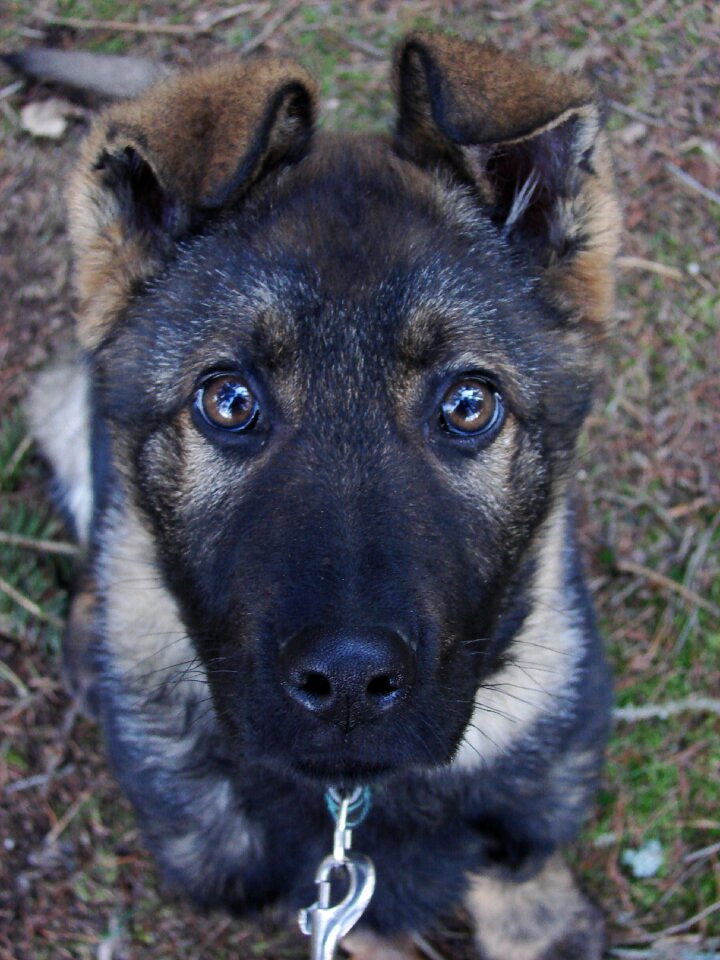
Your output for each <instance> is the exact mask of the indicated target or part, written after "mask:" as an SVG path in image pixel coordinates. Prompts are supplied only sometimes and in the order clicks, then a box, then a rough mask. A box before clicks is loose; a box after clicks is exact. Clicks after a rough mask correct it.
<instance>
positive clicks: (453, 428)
mask: <svg viewBox="0 0 720 960" xmlns="http://www.w3.org/2000/svg"><path fill="white" fill-rule="evenodd" d="M503 416H504V408H503V403H502V398H501V397H500V394H499V393H498V392H497V390H496V389H495V388H494V386H493V385H492V384H491V383H488V381H487V380H481V379H480V378H479V377H465V378H463V379H462V380H458V381H457V382H456V383H454V384H453V385H452V386H451V387H450V388H449V389H448V390H446V391H445V394H444V395H443V398H442V402H441V404H440V427H441V428H442V429H443V430H445V431H446V432H447V433H450V434H454V435H455V436H462V437H479V436H485V435H488V434H490V433H494V432H495V431H496V430H497V429H498V428H499V427H500V426H501V424H502V420H503Z"/></svg>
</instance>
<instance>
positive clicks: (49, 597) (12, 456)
mask: <svg viewBox="0 0 720 960" xmlns="http://www.w3.org/2000/svg"><path fill="white" fill-rule="evenodd" d="M29 449H30V448H29V446H28V445H27V441H26V433H25V428H24V424H23V421H22V418H21V416H20V415H15V416H14V417H10V418H8V419H6V420H5V421H4V422H2V423H0V531H2V532H3V533H8V534H17V535H20V536H23V537H29V538H32V539H35V540H41V541H42V540H53V539H57V538H58V536H59V534H60V533H61V531H62V524H61V523H60V522H59V520H58V519H57V517H56V516H55V514H54V512H53V510H52V509H51V508H50V507H49V506H48V505H47V503H46V501H45V499H44V498H43V497H42V495H41V497H40V499H39V500H37V499H36V500H33V499H32V498H26V497H25V496H23V488H27V487H28V486H32V488H33V489H34V490H36V491H37V492H38V493H40V494H42V487H43V486H44V483H43V477H44V471H43V470H42V468H40V466H39V464H38V463H37V462H36V461H35V460H34V458H32V457H30V456H29ZM70 569H71V565H70V564H69V563H68V561H67V560H64V559H60V558H58V557H57V556H54V555H50V554H43V552H42V551H33V550H28V549H26V548H24V547H18V546H14V545H8V544H4V543H2V542H0V576H1V577H2V578H3V579H4V580H5V581H6V582H7V583H9V584H10V585H11V586H12V587H14V588H15V589H16V590H18V591H20V593H22V594H23V595H24V596H26V597H27V598H28V599H30V600H31V601H32V602H33V603H36V604H38V605H39V606H40V608H41V609H42V611H43V612H44V613H45V614H47V615H48V616H49V618H51V619H54V620H62V619H63V618H64V616H65V614H66V612H67V592H66V590H65V589H63V588H62V587H60V586H59V583H62V582H64V583H68V581H69V577H70ZM0 623H2V624H3V627H4V629H6V630H7V632H8V633H10V634H11V635H13V636H18V637H20V636H22V637H30V638H32V640H33V642H35V643H38V644H42V645H44V646H46V647H47V648H49V649H51V650H54V651H57V650H58V649H59V645H60V639H61V635H62V628H61V627H59V626H58V625H57V624H56V623H52V622H47V621H42V620H40V621H38V618H37V617H36V616H34V615H33V614H32V613H30V612H28V610H26V609H24V608H23V607H22V606H21V605H20V604H19V603H18V602H17V601H16V600H14V599H12V598H11V597H10V596H8V595H7V593H3V592H2V591H1V590H0Z"/></svg>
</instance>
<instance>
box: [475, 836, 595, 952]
mask: <svg viewBox="0 0 720 960" xmlns="http://www.w3.org/2000/svg"><path fill="white" fill-rule="evenodd" d="M465 906H466V908H467V910H468V911H469V913H470V915H471V917H472V919H473V922H474V926H475V937H476V941H477V945H478V948H479V949H480V951H481V953H482V956H483V958H484V960H552V958H554V957H559V956H563V957H571V956H576V957H577V960H581V958H582V960H596V958H597V960H599V957H600V955H601V954H600V952H596V951H599V950H600V944H599V942H598V941H599V940H600V936H599V921H598V917H597V914H596V912H595V910H594V909H593V908H592V907H591V906H590V904H589V903H588V901H587V900H586V899H585V897H583V895H582V894H581V893H580V891H579V890H578V889H577V887H576V885H575V881H574V880H573V878H572V875H571V873H570V871H569V870H568V868H567V866H566V865H565V863H564V862H563V861H562V859H561V857H560V856H559V854H556V855H555V856H553V857H551V859H550V860H548V862H547V863H546V864H545V866H544V867H543V869H542V870H541V871H540V873H538V874H537V875H536V876H535V877H533V878H532V880H529V881H527V882H526V883H508V882H507V880H496V879H495V878H493V877H492V876H488V875H481V876H475V877H472V878H471V883H470V889H469V891H468V893H467V894H466V897H465ZM583 935H585V936H586V937H587V940H583V939H582V937H583ZM566 936H572V937H573V938H574V937H578V938H579V939H578V941H577V942H578V948H579V949H581V948H582V947H581V945H582V944H587V946H586V947H585V948H583V952H582V953H576V952H574V951H572V949H571V950H570V951H569V952H563V953H562V954H561V953H559V952H557V948H558V945H559V944H561V943H563V941H564V940H565V938H566Z"/></svg>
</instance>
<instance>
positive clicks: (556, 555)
mask: <svg viewBox="0 0 720 960" xmlns="http://www.w3.org/2000/svg"><path fill="white" fill-rule="evenodd" d="M566 513H567V507H566V505H565V501H564V498H561V499H559V500H558V506H557V507H556V508H555V510H554V511H553V512H552V513H551V515H550V517H549V518H548V520H547V521H546V524H545V529H544V531H543V533H542V534H541V545H540V549H539V561H538V565H537V567H538V570H537V574H536V575H535V580H534V583H533V585H532V588H531V595H532V596H533V598H534V600H535V603H534V604H533V609H532V613H531V614H530V616H529V617H528V619H527V621H526V622H525V624H524V625H523V627H522V629H521V631H520V633H519V634H518V636H517V637H516V638H515V640H513V642H512V645H511V646H510V648H509V651H508V653H509V662H508V664H507V665H506V666H504V667H502V668H501V669H500V670H499V671H498V672H497V673H496V674H495V675H494V676H493V677H492V678H491V679H490V681H489V683H488V685H487V686H483V687H480V689H479V690H478V691H477V694H476V698H475V700H476V704H477V706H476V709H475V711H474V713H473V715H472V717H471V719H470V723H469V724H468V727H467V729H466V730H465V735H464V737H463V739H462V741H461V743H460V747H459V749H458V752H457V754H456V756H455V760H454V761H453V764H454V765H455V766H457V767H461V768H464V769H468V768H472V767H476V766H478V765H479V764H487V763H490V762H491V761H493V760H494V759H495V758H496V757H498V756H500V755H503V754H505V753H507V751H508V750H509V749H511V748H512V746H513V744H515V743H518V742H519V741H521V740H522V739H523V738H524V737H526V736H527V735H528V734H529V733H530V732H531V730H532V727H533V725H534V724H535V723H537V721H538V720H539V719H540V718H541V717H542V716H544V715H546V714H557V713H558V712H559V711H561V710H562V708H563V704H565V705H566V706H569V704H568V701H567V691H568V690H572V689H573V686H572V683H571V681H572V676H573V672H574V671H575V669H576V666H577V663H578V661H579V660H580V658H581V657H582V652H583V644H582V638H583V634H582V632H581V630H580V628H579V627H577V626H576V625H575V624H574V623H573V621H572V616H571V612H570V603H571V601H569V600H568V597H567V596H566V594H565V589H564V578H563V576H562V565H563V550H564V547H565V544H566V543H567V536H566V534H565V526H566V524H567V515H566Z"/></svg>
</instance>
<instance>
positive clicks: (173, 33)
mask: <svg viewBox="0 0 720 960" xmlns="http://www.w3.org/2000/svg"><path fill="white" fill-rule="evenodd" d="M256 8H257V4H256V3H240V4H238V5H237V6H235V7H230V8H229V9H227V10H223V11H222V12H221V13H218V14H216V15H215V16H210V17H208V19H207V20H205V21H204V22H201V23H198V24H195V25H192V24H184V23H144V22H142V21H132V20H84V19H82V17H54V16H52V15H43V17H42V19H43V21H44V22H45V23H50V24H53V25H55V26H58V27H71V28H72V29H73V30H112V31H119V32H121V33H149V34H165V35H166V36H170V37H199V36H202V35H203V34H204V33H210V32H211V31H212V30H214V29H215V27H216V26H217V25H218V24H220V23H225V22H226V21H227V20H232V19H233V18H234V17H239V16H240V15H241V14H243V13H251V12H252V11H253V10H255V9H256Z"/></svg>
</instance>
